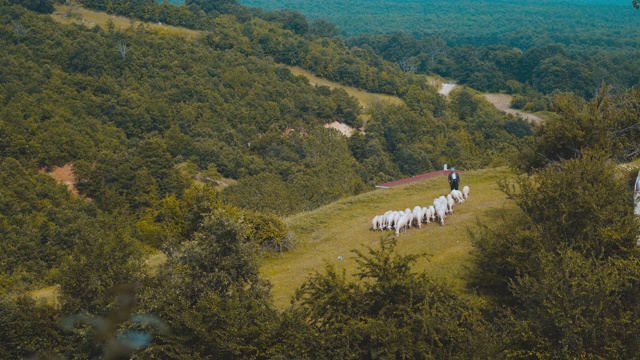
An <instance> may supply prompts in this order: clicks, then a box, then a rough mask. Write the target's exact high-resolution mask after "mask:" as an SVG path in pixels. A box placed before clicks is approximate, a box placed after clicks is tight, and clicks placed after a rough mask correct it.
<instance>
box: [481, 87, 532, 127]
mask: <svg viewBox="0 0 640 360" xmlns="http://www.w3.org/2000/svg"><path fill="white" fill-rule="evenodd" d="M484 98H485V99H487V101H489V102H490V103H491V104H493V106H495V107H496V108H498V109H499V110H502V111H504V112H506V113H507V114H511V115H515V116H518V117H521V118H523V119H525V120H529V121H531V122H532V123H535V124H540V123H542V122H543V121H544V120H543V119H542V118H541V117H539V116H536V115H533V114H529V113H526V112H522V111H519V110H515V109H512V108H511V99H512V97H511V95H507V94H484Z"/></svg>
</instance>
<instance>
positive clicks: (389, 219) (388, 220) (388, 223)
mask: <svg viewBox="0 0 640 360" xmlns="http://www.w3.org/2000/svg"><path fill="white" fill-rule="evenodd" d="M395 217H396V213H395V211H393V212H391V213H389V214H388V215H387V218H386V220H385V228H386V229H392V228H393V225H394V224H395V222H394V219H395Z"/></svg>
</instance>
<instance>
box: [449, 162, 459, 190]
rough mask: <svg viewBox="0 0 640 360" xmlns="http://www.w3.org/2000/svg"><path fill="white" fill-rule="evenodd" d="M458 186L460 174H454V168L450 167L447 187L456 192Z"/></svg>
mask: <svg viewBox="0 0 640 360" xmlns="http://www.w3.org/2000/svg"><path fill="white" fill-rule="evenodd" d="M458 184H460V174H458V173H456V168H454V167H452V168H451V172H450V173H449V186H451V190H458Z"/></svg>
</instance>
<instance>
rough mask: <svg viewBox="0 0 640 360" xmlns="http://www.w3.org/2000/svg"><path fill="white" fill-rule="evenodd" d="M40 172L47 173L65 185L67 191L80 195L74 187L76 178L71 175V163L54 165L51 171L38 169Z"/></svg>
mask: <svg viewBox="0 0 640 360" xmlns="http://www.w3.org/2000/svg"><path fill="white" fill-rule="evenodd" d="M40 172H41V173H43V174H47V175H49V176H51V177H52V178H54V179H56V181H57V182H59V183H61V184H65V185H67V188H68V189H69V191H71V192H72V193H74V194H75V195H77V196H80V193H79V192H78V189H76V188H75V186H74V185H75V183H76V178H75V176H74V175H73V164H70V163H69V164H65V165H63V166H54V167H53V168H52V170H51V171H46V170H45V169H40Z"/></svg>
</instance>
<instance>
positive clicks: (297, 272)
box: [261, 168, 510, 307]
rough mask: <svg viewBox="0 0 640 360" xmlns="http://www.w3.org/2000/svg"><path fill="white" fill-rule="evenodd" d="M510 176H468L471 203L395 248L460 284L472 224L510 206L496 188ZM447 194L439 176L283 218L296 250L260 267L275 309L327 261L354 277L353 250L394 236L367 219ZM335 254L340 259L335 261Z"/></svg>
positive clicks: (502, 172) (500, 172) (496, 172)
mask: <svg viewBox="0 0 640 360" xmlns="http://www.w3.org/2000/svg"><path fill="white" fill-rule="evenodd" d="M509 174H510V172H509V170H507V169H504V168H500V169H484V170H478V171H469V172H466V173H465V174H464V176H463V177H462V184H461V185H468V186H469V187H470V188H471V195H470V198H469V200H468V201H467V202H466V203H464V204H460V205H457V206H456V207H455V211H454V214H453V215H451V216H450V217H448V218H447V220H446V222H445V225H444V226H440V225H438V224H434V223H431V224H424V225H423V227H422V229H416V228H411V229H409V230H408V231H407V232H406V233H404V234H401V235H400V237H399V241H398V248H399V250H400V251H401V252H404V253H426V254H428V255H429V256H427V257H426V258H423V259H422V260H421V261H420V262H419V263H418V264H417V267H416V268H417V269H426V270H427V271H428V272H429V273H430V274H431V275H433V276H435V277H438V278H446V279H448V280H450V281H452V282H453V283H454V284H455V283H458V284H459V281H460V275H461V272H462V271H463V270H464V266H465V260H466V259H468V256H469V251H470V250H471V243H470V242H469V236H468V231H469V230H470V229H473V228H474V227H475V226H476V221H477V220H479V221H481V222H484V221H486V220H487V219H489V218H491V216H492V214H493V212H494V210H496V209H499V208H502V207H504V206H509V205H508V203H507V199H506V196H505V195H504V194H503V193H502V192H500V191H499V190H498V186H497V180H498V179H500V178H502V177H504V176H507V175H509ZM447 192H448V184H447V181H446V178H444V177H437V178H433V179H429V180H425V181H422V182H418V183H414V184H410V185H406V186H398V187H395V188H391V189H379V190H376V191H373V192H369V193H366V194H361V195H358V196H355V197H350V198H347V199H343V200H340V201H338V202H335V203H332V204H329V205H327V206H324V207H322V208H319V209H317V210H315V211H312V212H308V213H302V214H299V215H296V216H292V217H290V218H288V219H286V222H287V224H288V225H289V227H290V229H291V231H293V232H294V233H295V234H296V236H297V237H298V244H297V246H296V247H295V248H294V249H293V250H291V251H289V252H287V253H282V254H277V255H272V256H270V257H268V258H267V259H265V261H264V262H263V263H262V267H261V274H262V276H263V277H264V278H266V279H268V280H270V281H271V283H272V285H273V289H272V293H273V297H274V300H275V303H276V305H277V306H279V307H284V306H286V305H287V304H288V303H289V299H290V297H291V296H293V294H294V291H295V289H297V288H298V287H300V285H301V284H302V283H303V282H304V280H305V279H306V277H307V276H308V275H309V274H311V273H313V272H316V271H318V272H322V271H323V268H324V266H325V263H327V262H328V263H330V264H332V265H334V266H336V267H337V268H339V269H344V270H345V271H346V272H347V273H348V274H352V273H353V271H354V270H355V267H356V263H355V261H354V258H355V256H354V254H353V253H352V252H351V250H353V249H359V250H363V249H364V246H374V245H375V244H377V243H378V242H379V241H380V239H381V238H382V237H384V236H393V234H392V232H390V231H384V232H380V231H371V219H372V218H373V217H374V216H375V215H379V214H383V213H384V212H386V211H387V210H404V209H405V208H407V207H409V208H413V207H414V206H416V205H421V206H425V205H427V206H428V205H430V204H431V203H432V202H433V199H434V198H435V197H437V196H439V195H444V194H446V193H447ZM339 256H340V257H342V260H338V257H339Z"/></svg>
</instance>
